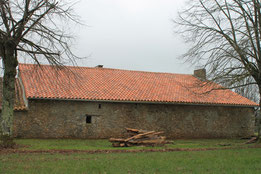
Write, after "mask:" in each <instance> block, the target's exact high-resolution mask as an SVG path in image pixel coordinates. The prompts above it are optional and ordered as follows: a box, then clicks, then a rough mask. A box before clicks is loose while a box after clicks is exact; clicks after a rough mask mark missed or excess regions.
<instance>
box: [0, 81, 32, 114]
mask: <svg viewBox="0 0 261 174" xmlns="http://www.w3.org/2000/svg"><path fill="white" fill-rule="evenodd" d="M0 84H1V85H0V110H1V109H2V95H3V86H2V84H3V78H2V77H0ZM15 91H16V93H15V104H14V110H26V109H27V107H26V105H25V102H24V99H23V92H22V87H21V85H20V83H19V80H18V79H16V81H15Z"/></svg>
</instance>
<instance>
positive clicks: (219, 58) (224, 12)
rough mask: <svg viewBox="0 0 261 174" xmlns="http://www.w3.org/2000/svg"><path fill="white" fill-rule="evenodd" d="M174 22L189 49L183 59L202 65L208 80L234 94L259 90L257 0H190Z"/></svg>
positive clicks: (260, 21)
mask: <svg viewBox="0 0 261 174" xmlns="http://www.w3.org/2000/svg"><path fill="white" fill-rule="evenodd" d="M187 5H188V6H187V8H186V9H185V10H183V11H181V12H180V13H179V17H178V19H177V20H175V21H174V22H175V23H176V24H178V25H179V26H180V27H179V28H178V29H177V32H178V33H181V34H182V35H183V36H184V38H185V40H186V42H188V43H190V44H192V47H191V48H190V49H189V50H188V52H187V53H186V54H185V55H184V58H185V59H186V60H187V61H188V62H191V63H193V64H197V63H199V62H200V63H201V64H202V63H203V64H204V65H205V68H207V69H208V70H209V72H210V73H209V77H208V78H209V79H211V80H214V81H216V82H218V83H221V84H223V85H225V86H226V87H229V88H237V90H238V91H240V90H241V92H242V90H243V89H245V88H244V87H245V86H249V85H250V86H249V89H251V90H252V91H255V92H257V93H256V95H257V98H258V97H259V92H258V90H259V89H261V62H260V57H261V45H260V44H261V43H260V40H261V5H260V1H259V0H193V1H188V2H187ZM244 92H246V91H244Z"/></svg>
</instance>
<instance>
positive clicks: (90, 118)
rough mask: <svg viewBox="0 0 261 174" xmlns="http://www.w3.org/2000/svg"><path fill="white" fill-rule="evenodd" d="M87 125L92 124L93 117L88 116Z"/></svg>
mask: <svg viewBox="0 0 261 174" xmlns="http://www.w3.org/2000/svg"><path fill="white" fill-rule="evenodd" d="M86 123H92V116H90V115H86Z"/></svg>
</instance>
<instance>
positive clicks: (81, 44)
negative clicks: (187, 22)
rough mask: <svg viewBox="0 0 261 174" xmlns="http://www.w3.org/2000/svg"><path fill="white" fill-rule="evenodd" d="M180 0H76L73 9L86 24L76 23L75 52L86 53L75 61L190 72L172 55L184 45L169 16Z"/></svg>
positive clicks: (81, 64)
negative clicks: (84, 57) (82, 58)
mask: <svg viewBox="0 0 261 174" xmlns="http://www.w3.org/2000/svg"><path fill="white" fill-rule="evenodd" d="M183 2H184V0H82V1H80V2H79V3H78V4H77V5H76V6H75V11H76V12H77V14H78V15H79V16H81V19H82V20H83V21H84V23H85V24H86V25H88V27H78V28H77V29H76V30H75V31H76V33H77V40H76V45H75V47H77V50H76V52H77V53H78V54H79V55H80V56H89V55H90V57H89V58H88V59H87V60H84V61H78V65H79V66H91V67H92V66H96V65H98V64H103V65H104V66H105V67H107V68H118V69H130V70H142V71H154V72H172V73H192V71H193V68H191V67H189V65H188V64H186V65H184V64H183V61H182V60H179V59H178V56H180V55H181V54H182V53H184V52H185V50H186V47H185V45H184V43H183V41H182V39H181V38H180V37H179V36H177V35H175V34H174V33H173V23H172V22H171V19H173V18H175V16H176V15H177V9H179V8H181V7H182V5H184V3H183Z"/></svg>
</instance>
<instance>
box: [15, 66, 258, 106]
mask: <svg viewBox="0 0 261 174" xmlns="http://www.w3.org/2000/svg"><path fill="white" fill-rule="evenodd" d="M19 73H20V77H21V79H22V82H23V84H24V88H25V94H26V97H27V98H29V99H39V98H40V99H73V100H109V101H125V102H153V103H187V104H210V105H212V104H215V105H242V106H257V104H256V103H255V102H253V101H251V100H248V99H247V98H245V97H242V96H240V95H238V94H236V93H234V92H232V91H231V90H227V89H226V90H211V89H212V88H213V87H214V88H216V87H220V86H219V85H217V84H212V85H209V84H207V85H203V84H204V83H205V82H202V81H200V80H199V79H197V78H196V77H194V76H193V75H187V74H172V73H155V72H143V71H130V70H119V69H109V68H98V67H97V68H90V67H73V66H66V67H63V68H57V67H54V66H50V65H41V66H40V67H39V66H38V65H34V64H19Z"/></svg>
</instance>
